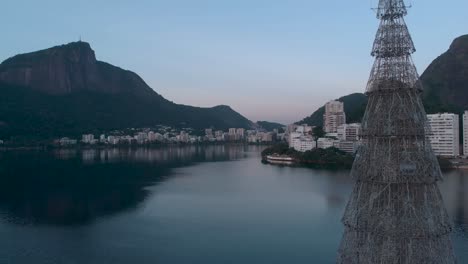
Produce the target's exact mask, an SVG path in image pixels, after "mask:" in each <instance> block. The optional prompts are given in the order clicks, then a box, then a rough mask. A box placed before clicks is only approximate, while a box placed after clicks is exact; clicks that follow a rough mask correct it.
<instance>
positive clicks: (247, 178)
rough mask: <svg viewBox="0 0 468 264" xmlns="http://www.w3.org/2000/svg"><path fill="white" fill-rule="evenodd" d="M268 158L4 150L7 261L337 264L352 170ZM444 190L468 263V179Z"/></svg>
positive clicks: (1, 232) (0, 164)
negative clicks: (303, 165) (290, 164)
mask: <svg viewBox="0 0 468 264" xmlns="http://www.w3.org/2000/svg"><path fill="white" fill-rule="evenodd" d="M261 150H262V148H261V147H252V146H251V147H244V146H209V147H197V146H190V147H180V148H165V149H134V150H119V149H107V150H83V151H76V150H59V151H54V152H4V153H1V152H0V263H15V264H16V263H36V264H46V263H47V264H49V263H70V264H71V263H96V264H98V263H99V264H104V263H112V264H114V263H115V264H119V263H152V264H153V263H168V264H185V263H187V264H188V263H190V264H192V263H203V264H211V263H216V264H218V263H222V264H226V263H243V264H250V263H252V264H259V263H268V264H272V263H281V264H285V263H334V261H335V257H336V250H337V248H338V245H339V242H340V239H341V233H342V231H343V228H342V225H341V223H340V218H341V216H342V214H343V210H344V206H345V204H346V201H347V198H348V195H349V193H350V192H351V187H352V182H351V180H350V179H349V176H348V173H349V172H348V171H325V170H313V169H308V168H289V167H276V166H271V165H264V164H262V163H261V162H260V151H261ZM440 187H441V190H442V192H443V195H444V198H445V202H446V205H447V209H448V211H449V213H450V215H451V216H452V218H453V220H454V223H455V233H454V234H453V242H454V246H455V251H456V254H457V257H458V258H459V260H460V263H468V252H467V251H468V173H467V172H462V171H452V172H449V173H447V174H446V181H445V182H444V183H442V184H441V186H440Z"/></svg>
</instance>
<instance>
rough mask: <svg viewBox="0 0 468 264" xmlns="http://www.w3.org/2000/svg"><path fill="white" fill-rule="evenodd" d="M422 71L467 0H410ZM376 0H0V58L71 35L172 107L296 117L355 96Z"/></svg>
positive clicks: (458, 31) (368, 62)
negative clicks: (223, 107)
mask: <svg viewBox="0 0 468 264" xmlns="http://www.w3.org/2000/svg"><path fill="white" fill-rule="evenodd" d="M407 4H411V5H412V8H411V9H410V10H409V15H408V16H407V18H406V21H407V23H408V26H409V28H410V32H411V33H412V35H413V39H414V42H415V44H416V48H417V53H416V54H415V55H414V60H415V62H416V65H417V67H418V70H419V73H420V74H421V73H422V72H423V71H424V69H425V68H426V67H427V66H428V65H429V64H430V62H431V61H432V60H433V59H435V58H436V57H437V56H439V55H440V54H441V53H443V52H444V51H446V50H447V49H448V47H449V45H450V44H451V42H452V40H453V39H454V38H456V37H458V36H460V35H463V34H467V33H468V15H467V14H466V13H467V10H468V1H466V0H448V1H436V0H424V1H423V0H413V1H407ZM376 5H377V0H355V1H349V0H320V1H318V0H287V1H285V0H165V1H163V0H133V1H130V0H126V1H124V0H99V1H98V0H80V1H76V0H75V1H68V0H42V1H37V0H4V1H2V5H1V8H2V11H3V12H2V15H1V16H0V24H1V25H3V29H2V42H1V44H0V45H1V49H0V60H1V61H3V60H5V59H7V58H8V57H11V56H13V55H15V54H18V53H25V52H31V51H35V50H40V49H44V48H48V47H51V46H55V45H60V44H65V43H69V42H72V41H77V40H78V39H79V36H80V35H81V36H82V39H83V41H86V42H89V43H90V44H91V46H92V48H93V49H94V51H95V52H96V55H97V58H98V60H101V61H106V62H109V63H111V64H114V65H116V66H119V67H121V68H124V69H128V70H131V71H134V72H136V73H137V74H139V75H140V76H141V77H142V78H143V79H144V80H145V81H146V82H147V83H148V84H149V85H150V86H151V87H152V88H153V89H154V90H155V91H156V92H158V93H159V94H161V95H163V96H164V97H165V98H167V99H169V100H171V101H174V102H176V103H180V104H189V105H194V106H204V107H210V106H215V105H219V104H226V105H230V106H231V107H232V108H233V109H235V110H236V111H238V112H240V113H241V114H243V115H245V116H246V117H248V118H249V119H251V120H252V121H257V120H268V121H277V122H281V123H284V124H287V123H291V122H294V121H298V120H300V119H302V118H304V117H306V116H308V115H310V114H311V113H312V112H313V111H315V110H316V109H317V108H318V107H320V106H321V105H323V104H324V103H325V102H327V101H329V100H332V99H336V98H338V97H341V96H343V95H347V94H350V93H353V92H363V91H364V89H365V85H366V82H367V78H368V76H369V71H370V68H371V66H372V62H373V58H372V57H370V49H371V46H372V42H373V39H374V35H375V32H376V30H377V27H378V23H379V21H378V20H377V19H376V18H375V14H374V13H373V11H372V10H371V7H375V6H376Z"/></svg>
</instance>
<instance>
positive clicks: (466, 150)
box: [463, 111, 468, 156]
mask: <svg viewBox="0 0 468 264" xmlns="http://www.w3.org/2000/svg"><path fill="white" fill-rule="evenodd" d="M463 155H465V156H468V111H465V114H464V115H463Z"/></svg>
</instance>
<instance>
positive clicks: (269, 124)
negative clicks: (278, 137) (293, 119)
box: [256, 121, 285, 131]
mask: <svg viewBox="0 0 468 264" xmlns="http://www.w3.org/2000/svg"><path fill="white" fill-rule="evenodd" d="M256 124H257V125H258V126H259V127H260V128H263V129H265V130H266V131H273V130H275V129H278V130H280V129H282V128H284V127H285V125H282V124H279V123H275V122H268V121H258V122H257V123H256Z"/></svg>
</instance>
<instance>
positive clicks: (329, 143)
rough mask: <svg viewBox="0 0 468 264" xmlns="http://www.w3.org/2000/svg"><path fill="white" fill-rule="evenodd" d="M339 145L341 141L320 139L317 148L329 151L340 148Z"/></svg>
mask: <svg viewBox="0 0 468 264" xmlns="http://www.w3.org/2000/svg"><path fill="white" fill-rule="evenodd" d="M339 144H340V141H339V140H337V139H333V138H319V139H318V140H317V148H319V149H327V148H332V147H336V148H338V147H339Z"/></svg>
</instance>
